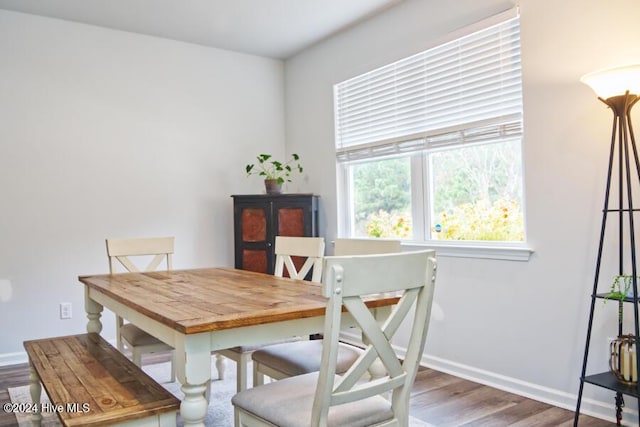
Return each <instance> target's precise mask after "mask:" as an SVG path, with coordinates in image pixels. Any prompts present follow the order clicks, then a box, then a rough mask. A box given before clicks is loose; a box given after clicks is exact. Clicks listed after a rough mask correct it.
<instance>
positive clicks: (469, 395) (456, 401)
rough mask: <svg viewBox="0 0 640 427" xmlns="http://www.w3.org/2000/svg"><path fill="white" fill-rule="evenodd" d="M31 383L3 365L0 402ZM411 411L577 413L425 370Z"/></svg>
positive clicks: (490, 423) (451, 424)
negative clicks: (10, 393)
mask: <svg viewBox="0 0 640 427" xmlns="http://www.w3.org/2000/svg"><path fill="white" fill-rule="evenodd" d="M28 383H29V369H28V366H27V365H26V364H21V365H13V366H5V367H0V404H3V403H5V402H9V393H8V392H7V389H8V388H9V387H17V386H21V385H26V384H28ZM411 415H413V416H414V417H416V418H419V419H421V420H424V421H426V422H429V423H431V424H433V425H435V426H438V427H458V426H465V427H469V426H474V427H500V426H516V427H533V426H536V427H543V426H548V427H569V426H572V425H573V412H572V411H568V410H565V409H561V408H557V407H554V406H551V405H547V404H545V403H541V402H538V401H535V400H531V399H527V398H524V397H522V396H518V395H516V394H512V393H507V392H504V391H500V390H497V389H494V388H491V387H487V386H484V385H481V384H477V383H474V382H472V381H468V380H464V379H461V378H458V377H454V376H452V375H448V374H445V373H442V372H438V371H434V370H432V369H422V370H421V371H420V372H419V373H418V375H417V377H416V382H415V386H414V391H413V393H412V395H411ZM16 425H17V424H16V419H15V416H14V415H13V414H6V413H4V411H3V412H0V427H8V426H16ZM614 425H615V423H610V422H607V421H602V420H599V419H597V418H592V417H588V416H586V415H581V416H580V427H608V426H614Z"/></svg>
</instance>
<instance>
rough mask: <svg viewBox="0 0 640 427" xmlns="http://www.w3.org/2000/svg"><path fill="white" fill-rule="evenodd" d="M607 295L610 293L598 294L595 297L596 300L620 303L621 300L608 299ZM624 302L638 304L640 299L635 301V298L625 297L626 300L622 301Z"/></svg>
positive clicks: (639, 290)
mask: <svg viewBox="0 0 640 427" xmlns="http://www.w3.org/2000/svg"><path fill="white" fill-rule="evenodd" d="M638 292H640V289H638ZM607 295H609V293H604V294H596V295H594V297H595V298H600V299H604V300H608V301H620V300H619V299H617V298H607ZM622 302H636V303H638V302H640V298H637V299H636V300H635V301H634V298H633V297H625V298H624V299H623V300H622Z"/></svg>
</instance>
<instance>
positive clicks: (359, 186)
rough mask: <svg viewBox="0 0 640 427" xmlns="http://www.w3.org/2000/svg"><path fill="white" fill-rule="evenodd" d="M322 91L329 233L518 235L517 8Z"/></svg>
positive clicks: (419, 237)
mask: <svg viewBox="0 0 640 427" xmlns="http://www.w3.org/2000/svg"><path fill="white" fill-rule="evenodd" d="M480 27H481V28H480V29H479V30H478V29H477V28H478V26H476V27H475V28H474V29H473V31H472V30H467V31H466V34H465V35H464V36H462V37H457V38H455V39H454V40H450V41H448V42H446V43H442V44H440V45H438V46H435V47H433V48H431V49H429V50H426V51H424V52H421V53H419V54H417V55H414V56H411V57H409V58H405V59H402V60H400V61H397V62H395V63H393V64H389V65H387V66H384V67H381V68H378V69H376V70H373V71H370V72H368V73H366V74H363V75H360V76H357V77H354V78H352V79H349V80H347V81H344V82H342V83H339V84H337V85H336V86H335V88H334V100H335V115H336V158H337V164H338V183H339V189H338V197H339V205H340V215H341V217H340V221H339V222H340V224H339V227H340V231H339V232H340V235H345V236H350V237H393V238H402V239H404V240H408V241H414V242H433V241H436V240H437V241H456V242H459V241H474V242H477V241H482V242H484V243H486V242H501V243H504V242H524V238H525V234H524V220H523V209H522V206H523V191H522V187H523V185H522V154H521V146H522V83H521V65H520V23H519V17H518V16H517V11H515V10H514V11H509V12H506V13H504V14H501V15H499V16H496V17H493V18H490V19H489V20H488V21H486V22H483V23H481V25H480Z"/></svg>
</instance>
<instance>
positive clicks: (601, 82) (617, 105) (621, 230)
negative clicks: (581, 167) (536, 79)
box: [574, 66, 640, 426]
mask: <svg viewBox="0 0 640 427" xmlns="http://www.w3.org/2000/svg"><path fill="white" fill-rule="evenodd" d="M631 76H632V77H633V79H632V80H631V83H629V80H628V78H629V77H631ZM625 78H626V79H625ZM581 80H582V81H583V82H584V83H586V84H588V85H589V86H591V87H592V89H593V90H594V91H595V92H596V94H598V95H599V96H598V99H600V100H601V101H602V102H604V103H605V104H606V105H607V106H609V108H610V109H611V111H612V112H613V124H612V131H611V145H610V150H609V164H608V172H607V184H606V190H605V200H604V208H603V210H602V224H601V228H600V242H599V245H598V254H597V259H596V268H595V279H594V282H593V292H592V294H591V309H590V312H589V323H588V328H587V338H586V343H585V350H584V357H583V362H582V371H581V374H580V388H579V391H578V399H577V403H576V411H575V416H574V426H577V425H578V418H579V416H580V405H581V401H582V393H583V389H584V384H585V382H588V383H591V384H595V385H599V386H602V387H606V388H611V389H613V390H614V391H615V392H616V397H615V403H616V420H617V423H618V425H620V424H621V420H622V408H623V407H624V397H623V395H624V394H633V395H635V396H636V397H638V404H639V407H640V393H639V390H638V388H637V383H636V385H634V386H632V388H629V386H626V388H625V387H624V386H623V385H622V383H620V385H619V386H618V385H617V384H616V381H615V377H613V375H608V373H604V374H597V375H592V376H589V377H587V376H586V371H587V360H588V355H589V345H590V341H591V332H592V326H593V320H594V311H595V302H596V299H597V298H602V297H603V295H602V294H600V295H598V293H597V292H598V283H599V278H600V267H601V262H602V254H603V251H604V240H605V234H606V233H605V232H606V226H607V221H608V214H609V213H614V214H615V213H617V221H618V274H619V275H624V274H625V260H626V261H627V262H628V263H630V268H631V277H632V280H631V283H632V288H633V298H630V297H627V298H625V300H626V301H628V302H633V307H634V320H635V322H634V324H635V328H634V332H635V335H634V337H635V349H638V348H639V346H638V343H639V341H638V339H639V337H640V330H639V324H640V322H639V318H638V281H637V276H638V274H637V273H638V272H637V265H636V239H635V224H634V213H635V212H637V211H640V210H639V209H635V208H634V205H633V188H634V186H633V183H634V182H636V185H637V186H636V188H640V161H639V159H638V150H637V147H636V142H635V137H634V134H633V127H632V124H631V115H630V113H631V108H632V107H633V105H634V104H635V103H636V102H637V101H638V100H639V99H640V98H639V97H638V95H637V94H638V93H640V90H635V88H638V89H640V66H631V67H621V68H616V69H611V70H605V71H600V72H595V73H591V74H588V75H586V76H584V77H583V78H582V79H581ZM630 88H634V92H635V94H633V93H631V92H630ZM632 160H633V164H632V163H631V161H632ZM614 168H615V169H616V170H617V186H618V188H617V190H618V191H617V205H618V207H617V208H610V201H611V199H612V198H614V197H615V196H616V195H612V194H611V185H612V181H613V179H612V178H613V175H614ZM632 169H635V175H636V177H637V179H638V181H634V180H633V179H632ZM625 218H626V219H627V222H626V224H625ZM625 225H628V231H626V232H625V230H626V228H625ZM625 242H626V243H627V244H628V246H629V251H628V252H629V253H628V258H627V257H625ZM618 304H619V319H618V336H622V335H623V319H622V306H623V301H622V300H620V301H619V302H618ZM635 363H636V369H637V371H636V372H640V358H636V361H635Z"/></svg>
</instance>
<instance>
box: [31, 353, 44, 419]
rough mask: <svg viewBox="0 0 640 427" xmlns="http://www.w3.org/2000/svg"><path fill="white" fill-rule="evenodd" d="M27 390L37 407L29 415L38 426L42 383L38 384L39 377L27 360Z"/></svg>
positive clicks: (40, 414) (40, 417)
mask: <svg viewBox="0 0 640 427" xmlns="http://www.w3.org/2000/svg"><path fill="white" fill-rule="evenodd" d="M29 391H30V392H31V402H33V403H34V404H35V405H34V407H35V408H37V409H36V410H34V411H33V415H32V416H31V422H32V423H33V425H34V426H38V427H39V426H40V425H41V423H42V411H41V409H40V396H41V395H42V385H40V378H38V374H36V370H35V369H33V366H32V365H31V361H29Z"/></svg>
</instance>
